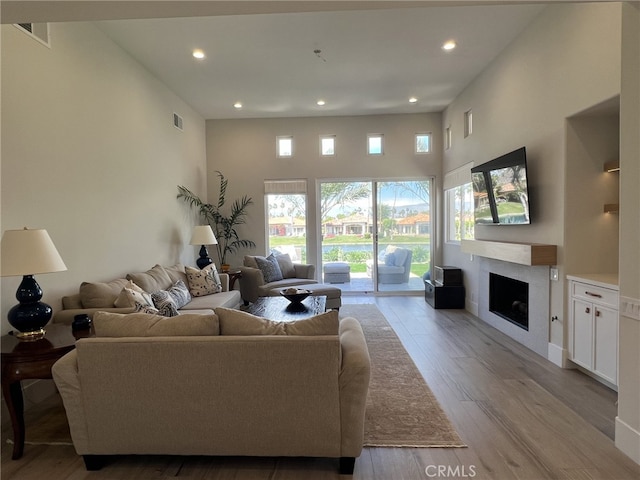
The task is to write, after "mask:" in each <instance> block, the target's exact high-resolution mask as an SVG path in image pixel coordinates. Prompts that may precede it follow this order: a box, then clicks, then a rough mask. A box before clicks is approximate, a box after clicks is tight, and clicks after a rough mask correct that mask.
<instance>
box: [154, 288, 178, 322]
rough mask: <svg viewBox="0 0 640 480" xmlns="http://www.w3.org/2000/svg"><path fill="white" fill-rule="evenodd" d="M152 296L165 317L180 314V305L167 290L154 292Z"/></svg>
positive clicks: (160, 312)
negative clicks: (177, 304)
mask: <svg viewBox="0 0 640 480" xmlns="http://www.w3.org/2000/svg"><path fill="white" fill-rule="evenodd" d="M151 298H152V299H153V304H154V305H155V307H156V308H157V309H158V313H159V314H160V315H162V316H163V317H175V316H176V315H178V307H177V306H176V303H175V302H174V301H173V298H171V295H169V292H167V291H166V290H160V291H159V292H154V293H152V294H151Z"/></svg>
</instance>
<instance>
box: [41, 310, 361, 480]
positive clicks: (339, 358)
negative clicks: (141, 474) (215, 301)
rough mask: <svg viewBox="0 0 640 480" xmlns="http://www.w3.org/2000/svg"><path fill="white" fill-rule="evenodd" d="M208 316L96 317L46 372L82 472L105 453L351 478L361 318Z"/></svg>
mask: <svg viewBox="0 0 640 480" xmlns="http://www.w3.org/2000/svg"><path fill="white" fill-rule="evenodd" d="M216 312H217V313H216V314H211V315H202V314H200V315H189V314H186V315H181V316H179V317H158V316H156V315H147V314H141V313H135V314H130V315H118V314H113V313H107V312H100V313H96V315H95V316H94V327H95V330H96V337H94V338H86V339H81V340H79V341H78V342H77V344H76V349H75V350H74V351H72V352H70V353H68V354H67V355H65V356H64V357H63V358H62V359H60V360H59V361H58V362H57V363H56V364H55V365H54V367H53V378H54V381H55V383H56V385H57V387H58V389H59V391H60V394H61V396H62V399H63V402H64V406H65V409H66V412H67V417H68V420H69V426H70V430H71V437H72V439H73V444H74V447H75V449H76V452H77V453H78V454H79V455H83V456H84V459H85V463H86V466H87V468H88V469H98V468H100V467H101V466H102V460H103V458H104V457H103V456H104V455H124V454H161V455H224V456H296V457H331V458H339V459H340V470H341V473H352V472H353V466H354V462H355V458H356V457H358V456H359V455H360V453H361V451H362V444H363V435H364V414H365V405H366V399H367V391H368V385H369V375H370V360H369V354H368V350H367V345H366V342H365V338H364V335H363V332H362V328H361V327H360V324H359V322H358V321H357V320H356V319H354V318H345V319H342V320H338V313H337V312H336V311H330V312H326V313H324V314H322V315H319V316H317V317H314V318H311V319H307V320H301V321H298V322H292V323H287V324H284V323H279V322H271V321H268V320H264V319H260V318H259V317H253V316H252V315H249V314H248V313H245V312H241V311H238V310H232V309H225V308H219V309H216Z"/></svg>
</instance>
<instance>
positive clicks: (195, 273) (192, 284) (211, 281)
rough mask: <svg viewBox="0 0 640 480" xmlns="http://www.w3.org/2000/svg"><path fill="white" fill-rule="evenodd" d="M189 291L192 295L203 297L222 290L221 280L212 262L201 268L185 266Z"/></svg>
mask: <svg viewBox="0 0 640 480" xmlns="http://www.w3.org/2000/svg"><path fill="white" fill-rule="evenodd" d="M185 272H186V273H187V282H188V283H189V292H190V293H191V295H192V296H194V297H203V296H205V295H211V294H213V293H219V292H221V291H222V282H221V281H220V275H218V270H217V269H216V266H215V265H214V264H213V263H212V264H210V265H207V266H206V267H204V268H203V269H202V270H200V269H199V268H193V267H185Z"/></svg>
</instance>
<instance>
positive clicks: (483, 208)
mask: <svg viewBox="0 0 640 480" xmlns="http://www.w3.org/2000/svg"><path fill="white" fill-rule="evenodd" d="M471 178H472V181H473V198H474V217H475V223H476V225H523V224H529V223H531V216H530V214H529V190H528V187H527V153H526V149H525V147H522V148H519V149H518V150H514V151H513V152H510V153H507V154H505V155H502V156H501V157H498V158H495V159H493V160H491V161H489V162H487V163H483V164H482V165H478V166H477V167H473V168H472V169H471Z"/></svg>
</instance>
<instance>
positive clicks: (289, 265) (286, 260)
mask: <svg viewBox="0 0 640 480" xmlns="http://www.w3.org/2000/svg"><path fill="white" fill-rule="evenodd" d="M276 260H278V266H279V267H280V271H281V272H282V277H283V278H295V277H296V268H295V267H294V266H293V261H291V257H290V256H289V254H288V253H283V254H280V255H276Z"/></svg>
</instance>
